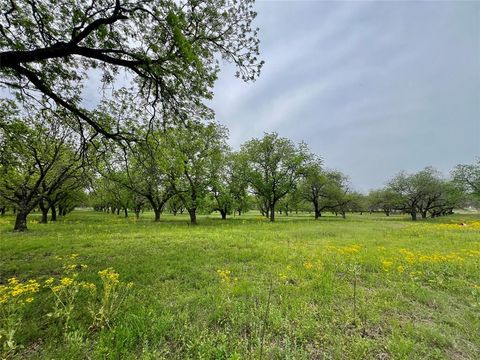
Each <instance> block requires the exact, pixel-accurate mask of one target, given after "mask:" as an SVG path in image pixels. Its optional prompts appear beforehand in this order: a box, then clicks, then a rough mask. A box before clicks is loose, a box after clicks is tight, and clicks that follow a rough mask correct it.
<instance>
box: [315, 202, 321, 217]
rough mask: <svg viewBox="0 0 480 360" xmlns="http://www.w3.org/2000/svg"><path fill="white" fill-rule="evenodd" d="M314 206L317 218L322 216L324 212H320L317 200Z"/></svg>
mask: <svg viewBox="0 0 480 360" xmlns="http://www.w3.org/2000/svg"><path fill="white" fill-rule="evenodd" d="M313 207H314V210H315V220H317V219H318V218H319V217H320V216H322V213H321V212H320V209H319V208H318V204H317V203H316V202H315V203H313Z"/></svg>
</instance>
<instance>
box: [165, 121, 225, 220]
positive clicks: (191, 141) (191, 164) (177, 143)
mask: <svg viewBox="0 0 480 360" xmlns="http://www.w3.org/2000/svg"><path fill="white" fill-rule="evenodd" d="M227 137H228V133H227V129H226V128H225V127H223V126H221V125H219V124H217V123H214V122H212V123H208V124H202V123H199V122H192V123H190V124H189V125H188V126H187V127H185V128H183V127H178V128H175V129H172V130H171V131H169V132H168V135H167V138H168V139H169V141H170V147H171V148H172V149H174V151H175V158H176V159H177V162H178V164H179V166H180V167H181V170H180V172H179V178H178V181H177V182H176V188H175V189H176V193H177V195H178V196H179V197H180V198H181V199H182V200H183V203H184V204H185V208H186V209H187V211H188V213H189V215H190V223H191V224H193V225H194V224H196V223H197V215H196V213H197V209H198V208H200V207H201V206H202V205H203V204H202V202H203V201H204V199H205V197H206V195H207V193H208V190H209V187H210V188H211V189H212V187H215V188H216V190H217V194H218V196H220V190H219V186H220V185H221V183H220V180H219V178H218V177H217V176H214V177H213V178H212V173H215V172H216V171H221V167H222V162H223V161H224V156H225V155H224V154H225V152H226V151H227V150H228V146H227V143H226V140H227Z"/></svg>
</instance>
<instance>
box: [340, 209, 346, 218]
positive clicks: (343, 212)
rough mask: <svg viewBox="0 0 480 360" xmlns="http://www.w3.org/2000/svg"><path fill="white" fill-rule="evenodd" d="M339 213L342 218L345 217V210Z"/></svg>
mask: <svg viewBox="0 0 480 360" xmlns="http://www.w3.org/2000/svg"><path fill="white" fill-rule="evenodd" d="M341 214H342V218H344V219H345V218H346V215H345V211H343V210H342V212H341Z"/></svg>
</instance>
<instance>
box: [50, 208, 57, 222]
mask: <svg viewBox="0 0 480 360" xmlns="http://www.w3.org/2000/svg"><path fill="white" fill-rule="evenodd" d="M50 210H51V212H52V214H51V215H50V221H57V209H56V208H55V205H52V206H51V207H50Z"/></svg>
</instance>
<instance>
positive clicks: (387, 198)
mask: <svg viewBox="0 0 480 360" xmlns="http://www.w3.org/2000/svg"><path fill="white" fill-rule="evenodd" d="M367 204H368V205H367V207H368V209H369V210H370V211H375V210H378V209H380V210H382V211H383V212H384V213H385V215H386V216H390V214H391V213H392V211H394V210H395V209H396V208H397V207H399V204H400V199H399V196H398V195H397V194H396V193H395V192H394V191H392V190H391V189H379V190H372V191H370V193H369V194H368V196H367Z"/></svg>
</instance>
